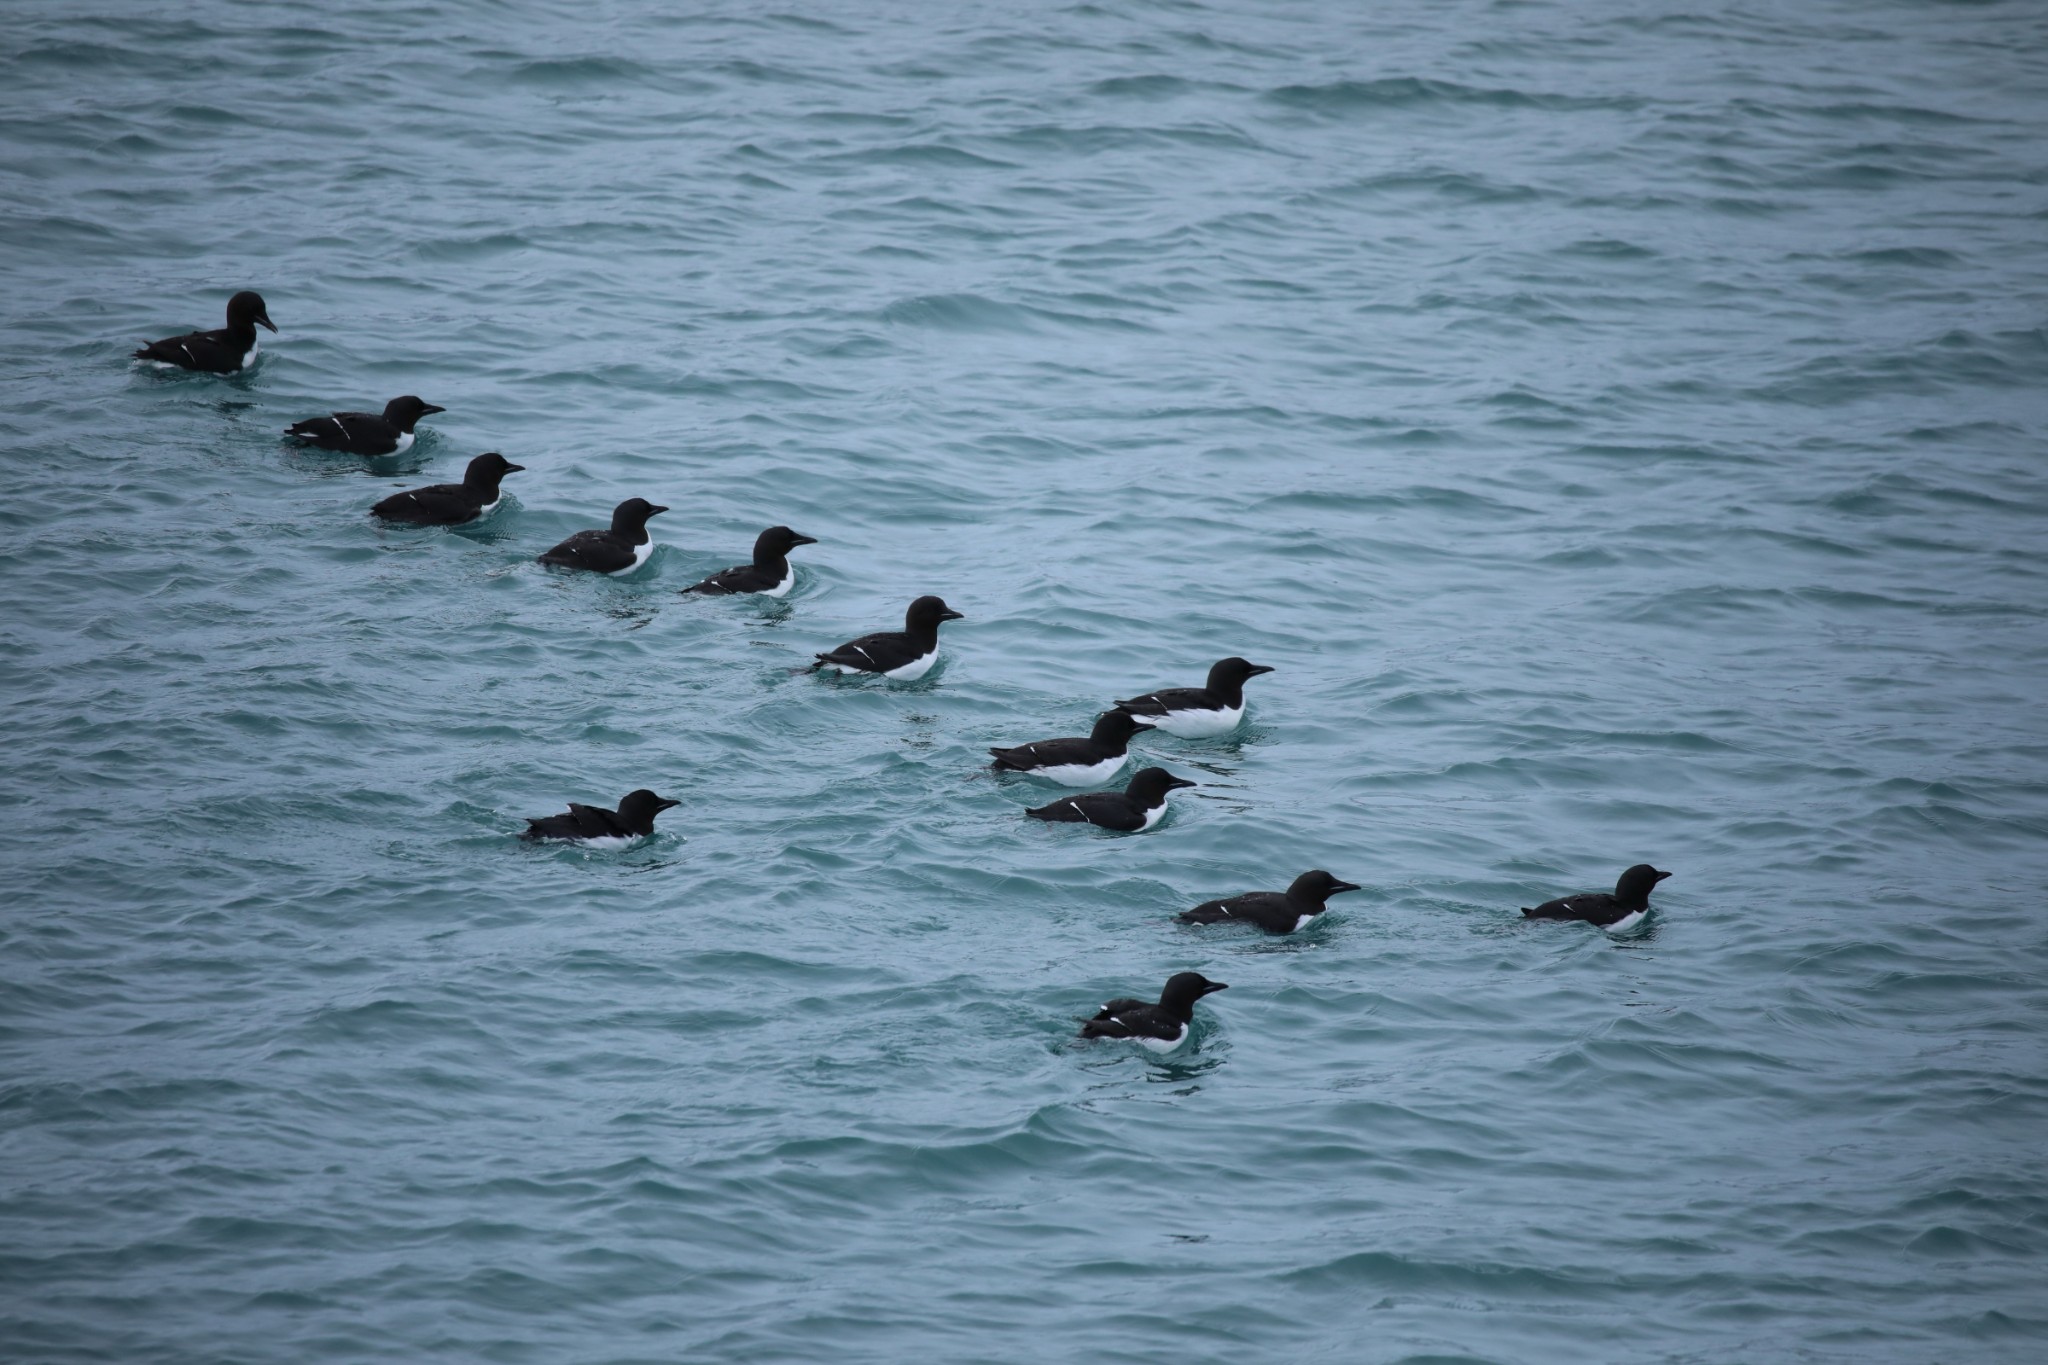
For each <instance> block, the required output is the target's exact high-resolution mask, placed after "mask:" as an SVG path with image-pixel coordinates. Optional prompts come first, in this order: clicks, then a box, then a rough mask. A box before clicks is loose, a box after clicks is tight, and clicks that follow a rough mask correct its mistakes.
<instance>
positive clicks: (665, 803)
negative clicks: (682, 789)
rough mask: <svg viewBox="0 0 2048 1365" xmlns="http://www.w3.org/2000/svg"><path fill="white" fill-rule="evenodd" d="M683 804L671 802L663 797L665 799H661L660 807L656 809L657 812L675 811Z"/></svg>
mask: <svg viewBox="0 0 2048 1365" xmlns="http://www.w3.org/2000/svg"><path fill="white" fill-rule="evenodd" d="M682 804H683V803H682V802H680V801H671V800H669V799H668V798H667V797H663V798H661V801H660V804H659V805H657V806H656V807H655V809H656V810H674V809H675V808H676V807H677V806H680V805H682Z"/></svg>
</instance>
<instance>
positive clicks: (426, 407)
mask: <svg viewBox="0 0 2048 1365" xmlns="http://www.w3.org/2000/svg"><path fill="white" fill-rule="evenodd" d="M446 411H448V409H446V408H437V407H435V406H434V405H433V404H432V403H422V404H420V416H422V417H424V416H426V415H427V414H428V413H430V412H446Z"/></svg>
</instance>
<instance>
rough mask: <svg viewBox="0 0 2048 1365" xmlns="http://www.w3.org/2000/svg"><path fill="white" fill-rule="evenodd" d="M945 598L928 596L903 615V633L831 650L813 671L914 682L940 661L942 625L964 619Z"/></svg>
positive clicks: (880, 635) (882, 633) (889, 633)
mask: <svg viewBox="0 0 2048 1365" xmlns="http://www.w3.org/2000/svg"><path fill="white" fill-rule="evenodd" d="M963 619H965V618H963V617H962V616H961V615H960V613H959V612H957V611H954V610H953V609H952V608H951V607H949V606H947V605H946V602H945V599H944V598H940V597H932V596H930V595H926V596H924V597H920V598H918V599H917V600H916V601H915V602H912V603H911V604H910V608H909V610H907V611H905V612H904V613H903V629H902V630H885V631H878V632H877V633H875V634H873V635H863V636H861V637H860V638H859V639H858V640H849V641H848V642H847V643H845V644H843V645H841V646H839V648H837V649H833V650H827V651H826V652H825V653H823V654H820V655H819V656H818V661H817V662H816V663H814V664H812V665H811V667H810V669H809V671H810V672H813V673H816V672H820V671H824V670H828V669H829V670H831V671H834V672H838V673H879V674H880V675H881V676H883V677H885V678H893V679H895V680H896V681H897V682H913V681H915V680H916V679H918V678H922V677H923V676H924V675H925V674H926V673H928V672H930V671H931V666H932V665H933V664H934V663H937V662H938V658H939V623H940V622H941V621H959V620H963Z"/></svg>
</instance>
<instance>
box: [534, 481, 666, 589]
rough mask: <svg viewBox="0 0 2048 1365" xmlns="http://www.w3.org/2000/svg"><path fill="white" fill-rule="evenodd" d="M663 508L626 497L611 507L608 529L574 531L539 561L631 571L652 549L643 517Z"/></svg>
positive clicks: (566, 566)
mask: <svg viewBox="0 0 2048 1365" xmlns="http://www.w3.org/2000/svg"><path fill="white" fill-rule="evenodd" d="M667 510H668V509H667V508H666V507H661V506H658V505H656V504H655V503H651V502H649V501H648V500H647V499H645V498H627V499H626V500H625V501H624V502H622V503H620V504H619V505H618V506H617V507H614V508H613V509H612V526H611V529H610V530H609V531H578V532H577V533H576V534H575V535H573V536H570V537H569V538H568V539H567V540H565V541H563V542H562V543H561V544H560V545H557V546H556V547H555V548H554V549H552V550H549V551H548V552H547V553H546V554H544V555H542V556H541V557H540V562H541V563H543V564H552V565H554V566H555V567H557V568H561V569H590V570H592V571H593V572H596V573H609V574H621V573H631V572H632V571H633V570H635V569H637V568H639V567H640V566H641V565H642V564H645V563H646V562H647V557H648V556H649V555H651V554H653V553H654V540H653V538H652V537H651V536H649V535H648V534H647V519H648V518H649V517H658V516H660V515H661V514H662V513H663V512H666V511H667Z"/></svg>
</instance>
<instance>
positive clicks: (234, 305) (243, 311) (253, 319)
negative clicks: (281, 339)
mask: <svg viewBox="0 0 2048 1365" xmlns="http://www.w3.org/2000/svg"><path fill="white" fill-rule="evenodd" d="M228 326H230V327H232V328H234V329H235V330H237V331H240V330H241V329H243V328H247V329H248V330H249V331H252V332H253V331H255V330H256V329H257V328H258V327H268V328H269V329H270V330H271V331H273V332H275V331H276V330H277V324H276V323H274V322H272V321H271V320H270V310H269V309H268V308H265V307H264V306H263V296H262V295H261V294H259V293H257V292H256V291H255V290H253V289H244V290H243V291H242V292H241V293H239V294H237V295H235V296H234V297H233V298H231V299H229V300H228Z"/></svg>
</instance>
